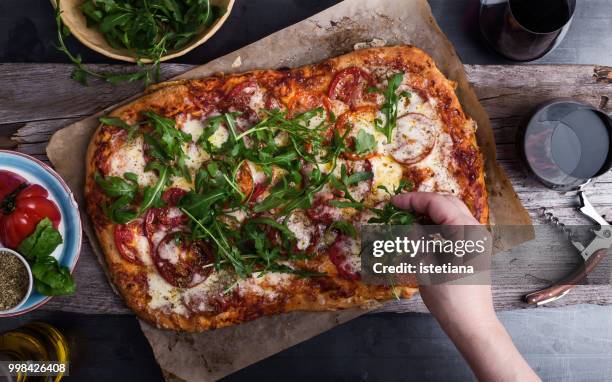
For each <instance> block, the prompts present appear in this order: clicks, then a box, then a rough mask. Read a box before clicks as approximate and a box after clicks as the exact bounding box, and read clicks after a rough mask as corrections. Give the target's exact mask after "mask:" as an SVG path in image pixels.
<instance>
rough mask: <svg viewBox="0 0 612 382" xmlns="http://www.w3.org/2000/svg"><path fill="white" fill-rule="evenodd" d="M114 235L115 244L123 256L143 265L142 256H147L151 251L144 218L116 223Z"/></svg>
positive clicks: (127, 259) (129, 260)
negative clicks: (143, 222)
mask: <svg viewBox="0 0 612 382" xmlns="http://www.w3.org/2000/svg"><path fill="white" fill-rule="evenodd" d="M114 236H115V246H116V247H117V250H119V254H120V255H121V257H123V258H124V259H125V260H126V261H128V262H130V263H132V264H136V265H142V264H143V261H142V260H141V258H142V256H147V255H148V254H149V252H150V244H149V242H148V240H147V238H146V237H145V236H144V228H143V224H142V220H134V221H132V222H130V223H128V224H118V225H116V226H115V234H114ZM143 239H144V240H143Z"/></svg>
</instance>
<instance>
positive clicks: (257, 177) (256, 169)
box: [246, 161, 268, 184]
mask: <svg viewBox="0 0 612 382" xmlns="http://www.w3.org/2000/svg"><path fill="white" fill-rule="evenodd" d="M246 164H247V165H248V166H249V170H250V171H251V177H252V178H253V184H261V183H264V182H265V181H266V179H268V176H267V175H266V174H265V173H264V172H263V170H262V169H261V166H260V165H258V164H255V163H253V162H251V161H246Z"/></svg>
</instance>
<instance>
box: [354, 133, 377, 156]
mask: <svg viewBox="0 0 612 382" xmlns="http://www.w3.org/2000/svg"><path fill="white" fill-rule="evenodd" d="M375 147H376V139H375V138H374V135H372V134H369V133H366V132H365V130H363V129H360V130H359V132H358V133H357V136H356V137H355V153H357V154H366V153H370V152H373V151H374V148H375Z"/></svg>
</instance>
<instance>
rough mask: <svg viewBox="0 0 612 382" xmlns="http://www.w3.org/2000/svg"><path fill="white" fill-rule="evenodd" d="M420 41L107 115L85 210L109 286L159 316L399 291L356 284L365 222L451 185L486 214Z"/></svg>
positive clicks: (476, 167) (449, 96)
mask: <svg viewBox="0 0 612 382" xmlns="http://www.w3.org/2000/svg"><path fill="white" fill-rule="evenodd" d="M454 88H455V84H454V83H453V82H451V81H449V80H447V79H446V78H445V77H444V75H443V74H442V73H441V72H440V71H439V70H438V69H437V68H436V65H435V64H434V62H433V60H432V59H431V58H430V57H429V56H428V55H427V54H426V53H424V52H423V51H422V50H420V49H418V48H415V47H411V46H395V47H383V48H372V49H363V50H358V51H355V52H352V53H349V54H346V55H343V56H339V57H335V58H331V59H329V60H326V61H324V62H320V63H317V64H313V65H308V66H304V67H300V68H295V69H282V70H255V71H250V72H246V73H242V74H232V75H223V74H219V75H216V76H212V77H207V78H202V79H195V80H185V81H179V82H169V83H165V84H161V85H158V86H157V87H156V88H154V89H152V90H151V91H149V92H148V93H147V94H146V95H144V96H143V97H142V98H140V99H138V100H136V101H133V102H131V103H129V104H127V105H124V106H122V107H120V108H118V109H116V110H115V111H113V112H112V113H111V114H110V115H108V116H106V117H103V118H101V119H100V120H101V125H100V126H99V128H98V129H97V131H96V132H95V134H94V136H93V138H92V140H91V143H90V145H89V149H88V153H87V159H86V162H87V175H86V185H85V195H86V200H87V211H88V213H89V216H90V217H91V221H92V222H93V226H94V228H95V232H96V234H97V237H98V239H99V242H100V244H101V247H102V250H103V252H104V254H105V258H106V262H107V265H108V269H109V273H110V277H111V280H112V282H113V284H114V285H115V286H116V287H117V289H118V290H119V292H120V293H121V294H122V296H123V297H124V299H125V301H126V303H127V305H128V306H129V307H130V308H131V309H132V310H134V311H135V312H136V313H137V314H138V316H139V317H140V318H142V319H144V320H146V321H148V322H150V323H152V324H154V325H156V326H158V327H160V328H166V329H173V330H183V331H204V330H209V329H213V328H220V327H226V326H230V325H235V324H238V323H242V322H245V321H248V320H252V319H255V318H257V317H260V316H264V315H272V314H278V313H282V312H289V311H295V310H310V311H322V310H334V309H342V308H348V307H359V306H362V307H363V306H370V305H372V304H373V303H375V302H376V301H378V300H386V299H391V298H394V297H397V298H409V297H410V296H412V294H413V293H415V292H416V291H417V285H416V284H415V283H408V284H409V285H401V286H394V287H389V286H384V285H366V284H365V283H363V282H362V281H361V274H360V256H359V253H360V236H359V230H360V228H361V227H362V226H363V225H364V224H410V223H411V222H412V221H413V218H414V217H413V216H412V215H411V213H410V212H408V211H400V210H398V209H397V208H395V207H394V206H393V205H392V204H391V203H390V202H389V201H390V198H391V197H392V196H393V195H395V194H398V193H401V192H406V191H410V190H418V191H434V192H441V193H447V194H451V195H456V196H457V197H459V198H461V199H462V200H463V201H464V202H465V203H466V205H467V206H468V207H469V209H470V211H471V212H472V213H473V215H474V216H475V217H476V219H478V220H479V221H480V222H482V223H486V222H487V219H488V206H487V194H486V189H485V183H484V170H483V160H482V157H481V154H480V151H479V149H478V146H477V143H476V138H475V129H476V125H475V123H474V121H473V120H472V119H470V118H469V117H468V116H467V115H466V114H465V113H464V112H463V110H462V108H461V105H460V104H459V101H458V99H457V97H456V95H455V92H454Z"/></svg>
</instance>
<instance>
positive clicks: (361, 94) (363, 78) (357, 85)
mask: <svg viewBox="0 0 612 382" xmlns="http://www.w3.org/2000/svg"><path fill="white" fill-rule="evenodd" d="M371 85H372V77H371V76H370V74H368V73H367V72H366V71H364V70H363V69H360V68H357V67H350V68H346V69H343V70H341V71H340V72H338V74H336V76H335V77H334V79H333V80H332V82H331V84H330V85H329V89H328V90H327V93H328V94H327V95H328V97H329V98H330V99H332V100H339V101H342V102H344V103H346V104H348V105H349V106H350V107H351V108H353V107H356V106H359V105H360V104H363V103H364V101H367V100H368V99H371V98H373V97H371V95H369V94H367V88H368V87H369V86H371Z"/></svg>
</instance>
